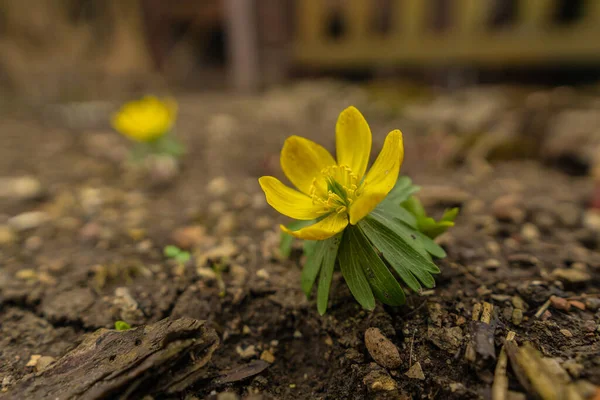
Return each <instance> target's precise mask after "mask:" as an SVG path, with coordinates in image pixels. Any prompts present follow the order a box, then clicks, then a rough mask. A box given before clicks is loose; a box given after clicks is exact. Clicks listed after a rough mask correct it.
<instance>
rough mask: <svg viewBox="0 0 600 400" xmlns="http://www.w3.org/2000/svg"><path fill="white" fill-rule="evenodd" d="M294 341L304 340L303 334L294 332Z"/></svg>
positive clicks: (297, 331)
mask: <svg viewBox="0 0 600 400" xmlns="http://www.w3.org/2000/svg"><path fill="white" fill-rule="evenodd" d="M294 339H302V332H300V331H299V330H296V331H294Z"/></svg>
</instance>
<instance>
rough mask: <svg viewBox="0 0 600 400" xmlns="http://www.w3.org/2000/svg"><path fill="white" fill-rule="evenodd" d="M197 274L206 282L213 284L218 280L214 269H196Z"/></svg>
mask: <svg viewBox="0 0 600 400" xmlns="http://www.w3.org/2000/svg"><path fill="white" fill-rule="evenodd" d="M196 272H197V273H198V275H199V276H200V277H201V278H202V279H203V280H205V281H208V282H211V281H216V280H217V274H216V273H215V271H213V270H212V268H207V267H200V268H197V269H196Z"/></svg>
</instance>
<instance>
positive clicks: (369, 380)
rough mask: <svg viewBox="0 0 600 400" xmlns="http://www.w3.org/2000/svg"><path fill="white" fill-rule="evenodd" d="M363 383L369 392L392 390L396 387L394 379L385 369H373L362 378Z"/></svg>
mask: <svg viewBox="0 0 600 400" xmlns="http://www.w3.org/2000/svg"><path fill="white" fill-rule="evenodd" d="M363 384H364V385H365V386H366V387H367V389H368V390H369V391H370V392H392V391H394V390H396V389H398V386H397V384H396V381H395V380H393V379H392V377H391V376H390V375H389V374H388V373H387V371H385V370H380V369H377V370H374V371H371V372H369V373H368V374H367V375H366V376H365V377H364V378H363Z"/></svg>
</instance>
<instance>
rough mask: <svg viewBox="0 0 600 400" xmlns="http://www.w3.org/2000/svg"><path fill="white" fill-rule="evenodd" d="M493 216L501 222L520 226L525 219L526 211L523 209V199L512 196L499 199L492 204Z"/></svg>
mask: <svg viewBox="0 0 600 400" xmlns="http://www.w3.org/2000/svg"><path fill="white" fill-rule="evenodd" d="M492 215H493V216H494V217H495V218H496V219H497V220H499V221H507V222H513V223H515V224H520V223H521V222H523V220H524V219H525V211H524V210H523V209H522V208H521V198H520V197H519V196H516V195H512V194H508V195H504V196H501V197H498V198H497V199H496V200H495V201H494V202H493V203H492Z"/></svg>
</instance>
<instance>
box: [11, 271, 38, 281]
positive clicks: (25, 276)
mask: <svg viewBox="0 0 600 400" xmlns="http://www.w3.org/2000/svg"><path fill="white" fill-rule="evenodd" d="M15 276H16V277H17V279H22V280H24V281H32V280H36V279H37V278H38V273H37V271H36V270H34V269H31V268H26V269H22V270H20V271H18V272H17V273H16V275H15Z"/></svg>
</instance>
